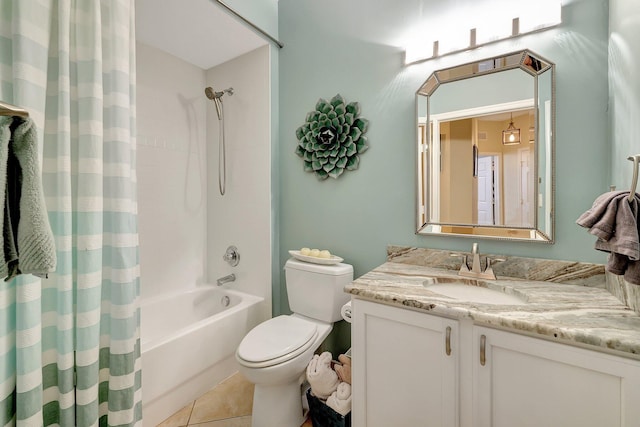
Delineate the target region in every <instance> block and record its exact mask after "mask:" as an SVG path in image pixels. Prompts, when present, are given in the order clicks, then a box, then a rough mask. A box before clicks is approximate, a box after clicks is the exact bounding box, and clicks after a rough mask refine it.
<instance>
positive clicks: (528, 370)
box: [473, 326, 640, 427]
mask: <svg viewBox="0 0 640 427" xmlns="http://www.w3.org/2000/svg"><path fill="white" fill-rule="evenodd" d="M473 336H474V347H475V350H474V357H475V364H474V369H473V375H474V392H473V396H474V397H473V400H474V414H475V416H474V420H475V421H476V422H474V426H476V427H513V426H518V427H539V426H545V427H574V426H575V427H631V426H634V427H637V426H638V425H640V410H639V408H640V404H639V402H640V362H638V361H636V360H631V359H626V358H622V357H617V356H612V355H609V354H604V353H600V352H597V351H591V350H585V349H581V348H577V347H573V346H569V345H564V344H559V343H553V342H549V341H546V340H541V339H537V338H531V337H527V336H523V335H518V334H513V333H508V332H503V331H497V330H494V329H489V328H483V327H478V326H474V331H473ZM483 341H484V365H482V363H481V359H482V354H481V353H482V351H481V349H482V347H483Z"/></svg>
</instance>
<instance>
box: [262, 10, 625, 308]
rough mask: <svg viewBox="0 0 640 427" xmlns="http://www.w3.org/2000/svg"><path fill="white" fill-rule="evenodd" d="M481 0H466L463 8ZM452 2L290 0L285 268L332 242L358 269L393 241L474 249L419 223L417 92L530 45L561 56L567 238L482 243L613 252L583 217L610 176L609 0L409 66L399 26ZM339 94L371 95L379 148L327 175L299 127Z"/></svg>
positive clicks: (567, 253) (283, 172)
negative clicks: (457, 68)
mask: <svg viewBox="0 0 640 427" xmlns="http://www.w3.org/2000/svg"><path fill="white" fill-rule="evenodd" d="M474 1H478V0H459V1H458V2H455V3H456V5H457V7H461V8H463V4H464V3H465V2H467V3H473V2H474ZM532 1H533V0H532ZM619 1H620V2H621V3H624V2H626V1H627V0H619ZM448 3H449V2H442V1H440V0H438V1H436V0H411V1H400V2H399V1H397V0H376V1H375V2H371V1H370V0H349V1H344V0H324V1H322V2H319V1H316V0H280V2H279V30H280V39H281V40H282V41H283V42H284V43H285V48H284V49H282V50H281V51H280V56H279V61H280V67H279V69H280V91H279V96H280V104H279V105H280V112H279V114H280V120H279V124H280V129H279V132H280V140H279V141H278V144H279V148H278V158H277V159H275V162H274V164H275V166H276V167H278V168H279V179H280V186H279V191H280V195H279V196H280V200H279V215H280V220H279V225H280V233H279V238H280V257H279V269H280V271H282V270H281V269H282V266H283V265H284V262H285V261H286V259H287V258H288V253H287V251H288V250H289V249H296V248H300V247H303V246H309V247H311V246H313V247H318V248H328V249H330V250H331V251H332V252H334V253H336V254H338V255H340V256H342V257H344V258H345V262H348V263H350V264H352V265H353V266H354V269H355V276H356V277H357V276H360V275H362V274H364V273H366V272H367V271H369V270H371V269H372V268H374V267H376V266H378V265H380V264H382V263H383V262H384V261H385V257H386V246H387V244H401V245H410V246H419V247H431V248H442V249H451V250H467V251H468V250H470V249H471V243H472V240H469V239H464V238H452V237H432V236H430V237H425V236H417V235H416V234H415V223H416V219H415V187H416V184H415V171H414V169H415V164H416V154H415V131H414V129H415V123H414V120H415V117H414V114H415V99H414V94H415V91H416V90H417V88H418V87H419V86H420V84H422V83H423V82H424V80H425V79H426V78H427V77H428V76H429V74H431V72H433V71H434V70H437V69H440V68H446V67H449V66H452V65H456V64H460V63H466V62H470V61H474V60H477V59H482V58H487V57H491V56H494V55H498V54H504V53H507V52H512V51H515V50H519V49H523V48H529V49H531V50H533V51H534V52H536V53H538V54H540V55H542V56H543V57H545V58H547V59H549V60H551V61H554V62H555V63H556V70H557V129H556V141H557V149H556V165H557V170H556V182H557V193H556V225H557V231H556V243H555V244H554V245H545V244H536V243H515V242H514V243H512V242H507V243H505V242H499V241H490V240H480V239H479V241H480V250H481V252H482V253H496V254H510V255H519V256H530V257H538V258H549V259H566V260H580V261H590V262H604V261H605V257H604V256H603V254H601V253H598V252H596V251H595V250H593V249H592V247H593V243H594V241H593V238H592V236H589V235H588V234H587V233H586V231H585V230H584V229H582V228H580V227H578V226H577V225H575V220H576V218H577V217H578V216H579V215H580V214H581V213H582V212H584V211H585V210H586V209H587V208H589V207H590V206H591V203H592V201H593V199H594V197H595V196H596V195H597V194H599V193H601V192H602V191H605V190H606V189H607V188H608V184H609V170H608V169H609V163H610V144H609V142H608V140H609V138H608V136H609V135H608V128H607V122H608V121H607V120H608V119H607V115H608V112H607V96H608V95H607V92H608V87H607V44H608V18H607V16H608V2H607V1H606V0H574V1H569V2H566V1H565V2H563V3H565V5H564V6H563V11H562V16H563V23H562V25H560V26H559V27H557V28H555V29H552V30H548V31H545V32H543V33H539V34H534V35H530V36H526V37H523V38H520V39H516V40H510V41H505V42H500V43H497V44H495V45H492V46H487V47H484V48H481V49H478V50H475V51H473V52H467V53H462V54H457V55H452V56H448V57H445V58H441V59H436V60H431V61H426V62H424V63H421V64H417V65H413V66H409V67H405V66H404V65H403V63H402V62H403V50H402V49H401V48H400V47H397V46H394V45H393V44H394V41H395V40H397V37H396V36H397V35H398V32H399V31H400V30H402V29H403V27H404V26H405V25H406V24H407V23H416V21H417V20H420V19H426V18H427V17H429V16H430V14H432V13H437V10H442V8H443V7H446V4H448ZM487 3H489V4H490V2H489V1H487ZM636 9H637V8H636ZM636 31H637V30H636ZM636 34H637V33H636ZM636 49H637V48H636ZM636 84H637V83H636ZM336 93H340V94H341V95H342V96H343V97H344V98H345V99H346V100H347V101H348V102H349V101H358V102H360V106H361V110H362V116H363V117H364V118H366V119H369V120H370V125H369V130H368V132H367V137H368V138H369V145H370V149H369V150H368V151H367V152H365V153H364V154H362V156H361V162H360V167H359V169H358V170H356V171H352V172H345V173H344V174H343V175H342V176H341V177H340V178H339V179H337V180H333V179H331V178H329V179H328V180H326V181H318V180H317V179H316V178H315V176H314V175H313V174H310V173H306V172H304V171H303V163H302V160H301V159H300V158H299V157H297V156H296V154H295V153H294V149H295V147H296V143H297V140H296V137H295V130H296V128H297V127H298V126H300V125H301V124H302V123H303V122H304V119H305V115H306V113H307V112H308V111H310V110H312V109H313V107H314V106H315V103H316V102H317V100H318V98H320V97H322V98H325V99H330V98H331V97H333V96H334V95H335V94H336ZM280 283H281V288H280V289H277V282H276V284H275V287H276V289H274V296H275V297H276V299H277V295H278V294H280V301H277V300H274V311H275V312H276V313H278V312H287V311H288V304H287V302H286V293H285V292H284V291H283V290H282V289H283V286H284V276H283V275H281V280H280Z"/></svg>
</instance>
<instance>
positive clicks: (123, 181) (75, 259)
mask: <svg viewBox="0 0 640 427" xmlns="http://www.w3.org/2000/svg"><path fill="white" fill-rule="evenodd" d="M134 29H135V25H134V0H103V1H99V0H75V1H71V0H67V1H65V0H57V1H54V0H0V100H2V101H5V102H9V103H11V104H14V105H18V106H20V107H23V108H26V109H27V110H28V111H29V112H30V116H31V118H32V119H33V120H34V121H35V123H36V127H37V130H38V136H39V141H38V142H39V144H40V154H41V162H42V163H41V166H42V174H43V175H42V182H43V189H44V194H45V199H46V204H47V211H48V215H49V221H50V224H51V228H52V230H53V234H54V236H55V244H56V251H57V259H58V264H57V269H56V272H55V273H53V274H51V275H50V276H49V278H48V279H43V280H40V279H38V278H36V277H34V276H30V275H23V276H18V277H17V278H16V279H12V280H10V281H8V282H5V281H4V280H0V426H7V425H9V426H13V425H17V426H42V425H60V426H63V427H64V426H98V425H99V426H103V425H105V426H106V425H108V426H135V425H142V421H141V418H142V408H141V370H140V339H139V329H140V310H139V307H138V299H139V294H140V289H139V288H140V285H139V263H138V234H137V205H136V171H135V163H136V162H135V153H136V146H135V34H134V33H135V31H134Z"/></svg>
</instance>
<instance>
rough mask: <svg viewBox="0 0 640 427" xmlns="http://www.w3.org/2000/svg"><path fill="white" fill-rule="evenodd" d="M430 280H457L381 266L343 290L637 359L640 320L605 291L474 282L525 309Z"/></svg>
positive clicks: (423, 269) (513, 281)
mask: <svg viewBox="0 0 640 427" xmlns="http://www.w3.org/2000/svg"><path fill="white" fill-rule="evenodd" d="M433 277H436V278H449V279H462V278H460V277H459V276H457V274H456V273H455V272H452V271H450V270H444V269H438V268H433V267H427V266H421V265H411V264H405V263H397V262H386V263H384V264H383V265H381V266H379V267H377V268H375V269H374V270H372V271H370V272H368V273H366V274H365V275H363V276H361V277H359V278H358V279H356V280H355V281H353V282H352V283H351V284H350V285H347V286H346V288H345V290H346V292H349V293H350V294H352V295H354V296H357V297H360V298H364V299H367V300H371V301H375V302H379V303H382V304H388V305H393V306H399V307H404V308H410V309H414V310H418V311H424V312H426V313H431V314H436V315H441V316H446V317H452V318H458V319H463V318H469V319H472V320H473V322H474V323H476V324H479V325H483V326H490V327H498V328H503V329H508V330H512V331H513V332H519V333H527V334H533V335H536V336H541V337H543V338H548V339H551V340H555V341H559V342H563V343H565V344H575V345H580V346H587V347H589V348H592V349H595V350H598V349H600V350H603V351H609V352H615V353H616V354H618V355H622V356H625V357H630V358H634V359H638V360H640V315H639V314H638V313H636V312H634V311H633V310H631V309H630V308H628V307H627V306H625V305H624V304H622V303H621V302H620V301H619V300H618V299H617V298H615V297H614V296H613V295H611V294H610V293H609V292H608V291H606V290H605V289H601V288H595V287H588V286H579V285H574V284H564V283H553V282H548V281H536V280H527V279H520V278H512V277H504V276H498V280H496V281H491V280H478V285H480V286H484V287H488V288H490V289H498V290H501V291H502V292H504V293H507V294H514V295H518V296H519V297H520V298H522V299H524V300H525V301H526V304H523V305H499V304H482V303H472V302H465V301H461V300H456V299H453V298H449V297H446V296H443V295H440V294H438V293H435V292H433V291H430V290H429V288H428V286H424V284H423V282H424V281H425V280H426V279H428V278H433ZM445 280H446V279H445ZM462 280H465V279H462ZM467 280H468V279H467Z"/></svg>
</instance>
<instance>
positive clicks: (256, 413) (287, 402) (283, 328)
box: [236, 258, 353, 427]
mask: <svg viewBox="0 0 640 427" xmlns="http://www.w3.org/2000/svg"><path fill="white" fill-rule="evenodd" d="M284 269H285V280H286V285H287V295H288V299H289V307H290V308H291V311H292V312H293V314H291V315H288V316H284V315H283V316H277V317H274V318H272V319H269V320H267V321H265V322H263V323H261V324H259V325H258V326H256V327H255V328H253V329H252V330H251V331H249V333H248V334H247V335H246V336H245V337H244V338H243V339H242V342H240V345H239V346H238V349H237V350H236V360H237V362H238V364H239V370H240V372H241V373H242V374H243V375H244V376H245V377H246V378H247V379H248V380H249V381H251V382H252V383H254V384H255V390H254V393H253V413H252V423H251V425H252V427H274V426H278V427H300V426H301V425H302V423H303V421H304V419H303V413H302V390H301V385H302V382H303V381H304V375H305V372H306V369H307V365H308V364H309V361H311V358H312V357H313V354H314V352H315V351H316V350H317V349H318V347H319V346H320V344H322V341H324V339H325V338H326V337H327V335H329V333H330V332H331V329H333V323H334V322H336V321H338V320H342V316H341V315H340V308H341V307H342V306H343V305H344V304H345V303H346V302H347V301H349V299H350V297H349V294H347V293H345V292H344V287H345V285H347V284H349V283H351V281H352V280H353V267H352V266H351V265H348V264H343V263H338V264H332V265H320V264H312V263H307V262H303V261H299V260H296V259H293V258H292V259H289V260H288V261H287V262H286V264H285V266H284Z"/></svg>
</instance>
